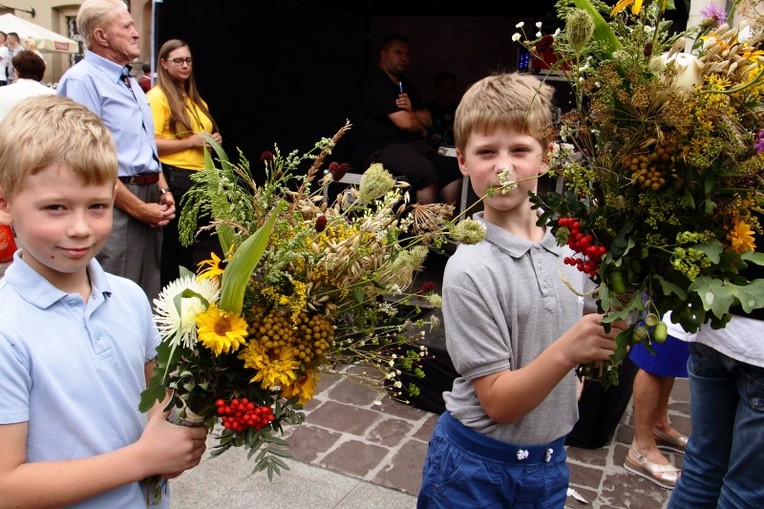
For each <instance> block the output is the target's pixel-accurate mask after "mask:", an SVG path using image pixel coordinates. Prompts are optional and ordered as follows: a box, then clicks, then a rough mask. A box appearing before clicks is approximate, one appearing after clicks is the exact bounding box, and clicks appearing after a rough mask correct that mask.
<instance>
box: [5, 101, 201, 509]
mask: <svg viewBox="0 0 764 509" xmlns="http://www.w3.org/2000/svg"><path fill="white" fill-rule="evenodd" d="M116 180H117V156H116V151H115V149H114V142H113V141H112V137H111V135H110V134H109V131H108V130H107V129H106V128H105V127H104V125H103V123H102V121H101V120H100V118H99V117H98V116H97V115H95V114H94V113H92V112H91V111H89V110H88V109H87V108H86V107H85V106H82V105H80V104H77V103H75V102H74V101H72V100H71V99H66V98H63V97H57V96H41V97H35V98H32V99H27V100H25V101H24V102H22V103H19V105H17V106H16V107H15V108H14V110H13V111H11V113H10V114H9V115H8V116H7V117H6V118H5V120H3V129H2V130H0V222H2V223H3V224H11V225H12V226H13V227H14V229H15V231H16V235H17V236H18V238H19V239H20V240H21V244H22V246H23V248H22V249H20V250H18V251H17V252H16V253H15V255H14V260H13V263H12V264H11V265H10V267H8V270H7V271H6V273H5V276H4V277H3V278H2V279H0V302H2V304H3V305H2V307H0V505H4V504H7V505H8V506H9V507H61V506H67V507H78V508H84V507H87V508H94V509H95V508H98V509H102V508H105V507H115V508H116V507H119V508H120V509H123V508H135V509H138V508H141V509H145V507H146V501H147V500H149V501H151V497H147V493H146V490H145V486H143V484H142V483H140V482H139V481H140V480H142V479H144V478H146V477H148V476H152V475H163V476H165V477H172V476H174V475H177V474H178V473H180V472H182V471H184V470H186V469H188V468H191V467H193V466H195V465H197V464H198V463H199V461H200V459H201V455H202V453H203V452H204V449H205V438H206V433H207V429H206V428H187V427H181V426H175V425H173V424H170V423H168V422H167V421H166V420H165V416H166V414H165V413H163V412H162V411H161V406H156V407H155V408H153V409H152V410H151V411H149V412H148V415H145V414H142V413H140V412H139V411H138V402H139V399H140V393H141V391H143V390H144V389H145V387H146V381H147V380H148V378H149V377H150V376H151V374H152V371H153V368H154V363H153V361H152V360H151V359H153V358H154V356H155V349H156V346H157V344H158V342H159V335H158V333H157V330H156V327H155V325H154V323H153V320H152V314H151V308H150V305H149V302H148V299H147V298H146V296H145V294H144V292H143V291H142V290H141V288H140V287H139V286H138V285H136V284H135V283H133V282H132V281H129V280H127V279H124V278H121V277H117V276H114V275H111V274H107V273H105V272H104V271H103V269H102V268H101V266H100V265H99V264H98V262H97V261H96V260H95V258H94V257H95V255H96V253H97V252H98V250H99V249H100V248H101V247H102V246H103V244H104V242H106V239H107V238H108V236H109V232H110V231H111V224H112V208H113V206H114V192H115V185H116ZM168 503H169V497H166V496H165V497H162V500H161V505H160V507H167V506H168ZM4 506H5V505H4Z"/></svg>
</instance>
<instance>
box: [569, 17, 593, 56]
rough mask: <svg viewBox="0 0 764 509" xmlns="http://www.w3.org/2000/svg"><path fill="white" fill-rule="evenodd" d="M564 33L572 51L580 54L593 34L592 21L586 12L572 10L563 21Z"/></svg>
mask: <svg viewBox="0 0 764 509" xmlns="http://www.w3.org/2000/svg"><path fill="white" fill-rule="evenodd" d="M565 33H566V34H567V36H568V43H570V45H571V46H572V47H573V50H574V51H575V52H576V53H581V51H583V49H584V47H586V45H587V44H588V43H589V40H590V39H591V38H592V34H593V33H594V20H593V19H592V17H591V16H590V15H589V13H588V12H586V11H584V10H581V9H572V10H571V11H570V12H569V13H568V16H567V18H566V20H565Z"/></svg>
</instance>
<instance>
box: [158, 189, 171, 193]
mask: <svg viewBox="0 0 764 509" xmlns="http://www.w3.org/2000/svg"><path fill="white" fill-rule="evenodd" d="M169 192H170V190H169V189H167V188H166V187H163V188H162V189H160V190H159V194H164V193H169Z"/></svg>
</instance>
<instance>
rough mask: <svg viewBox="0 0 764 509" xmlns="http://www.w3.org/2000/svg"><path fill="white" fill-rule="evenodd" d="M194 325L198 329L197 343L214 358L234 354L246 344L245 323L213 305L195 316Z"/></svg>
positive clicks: (234, 315) (240, 318)
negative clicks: (214, 356)
mask: <svg viewBox="0 0 764 509" xmlns="http://www.w3.org/2000/svg"><path fill="white" fill-rule="evenodd" d="M196 324H197V325H198V327H199V329H198V335H199V341H200V342H201V343H202V345H204V347H205V348H207V349H209V350H212V352H213V353H214V354H215V355H216V356H219V355H220V354H221V353H230V352H235V351H236V350H238V349H239V347H240V346H241V345H243V344H244V343H245V342H246V340H245V339H244V338H245V337H246V336H247V322H245V321H244V319H243V318H242V317H240V316H238V315H236V314H234V313H229V312H228V311H223V310H221V309H220V308H218V307H217V305H216V304H214V303H213V304H210V307H209V308H208V309H207V311H205V312H204V313H200V314H199V315H197V317H196Z"/></svg>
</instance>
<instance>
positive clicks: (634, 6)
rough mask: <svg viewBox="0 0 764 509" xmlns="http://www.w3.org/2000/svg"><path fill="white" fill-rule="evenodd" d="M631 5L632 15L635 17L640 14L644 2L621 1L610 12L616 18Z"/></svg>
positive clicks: (638, 0)
mask: <svg viewBox="0 0 764 509" xmlns="http://www.w3.org/2000/svg"><path fill="white" fill-rule="evenodd" d="M630 5H631V13H632V14H633V15H635V16H636V15H637V14H639V11H641V10H642V0H620V1H619V2H618V3H617V4H615V7H613V10H612V11H610V15H611V16H615V15H616V14H618V13H619V12H621V11H622V10H624V9H625V8H627V7H628V6H630Z"/></svg>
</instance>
